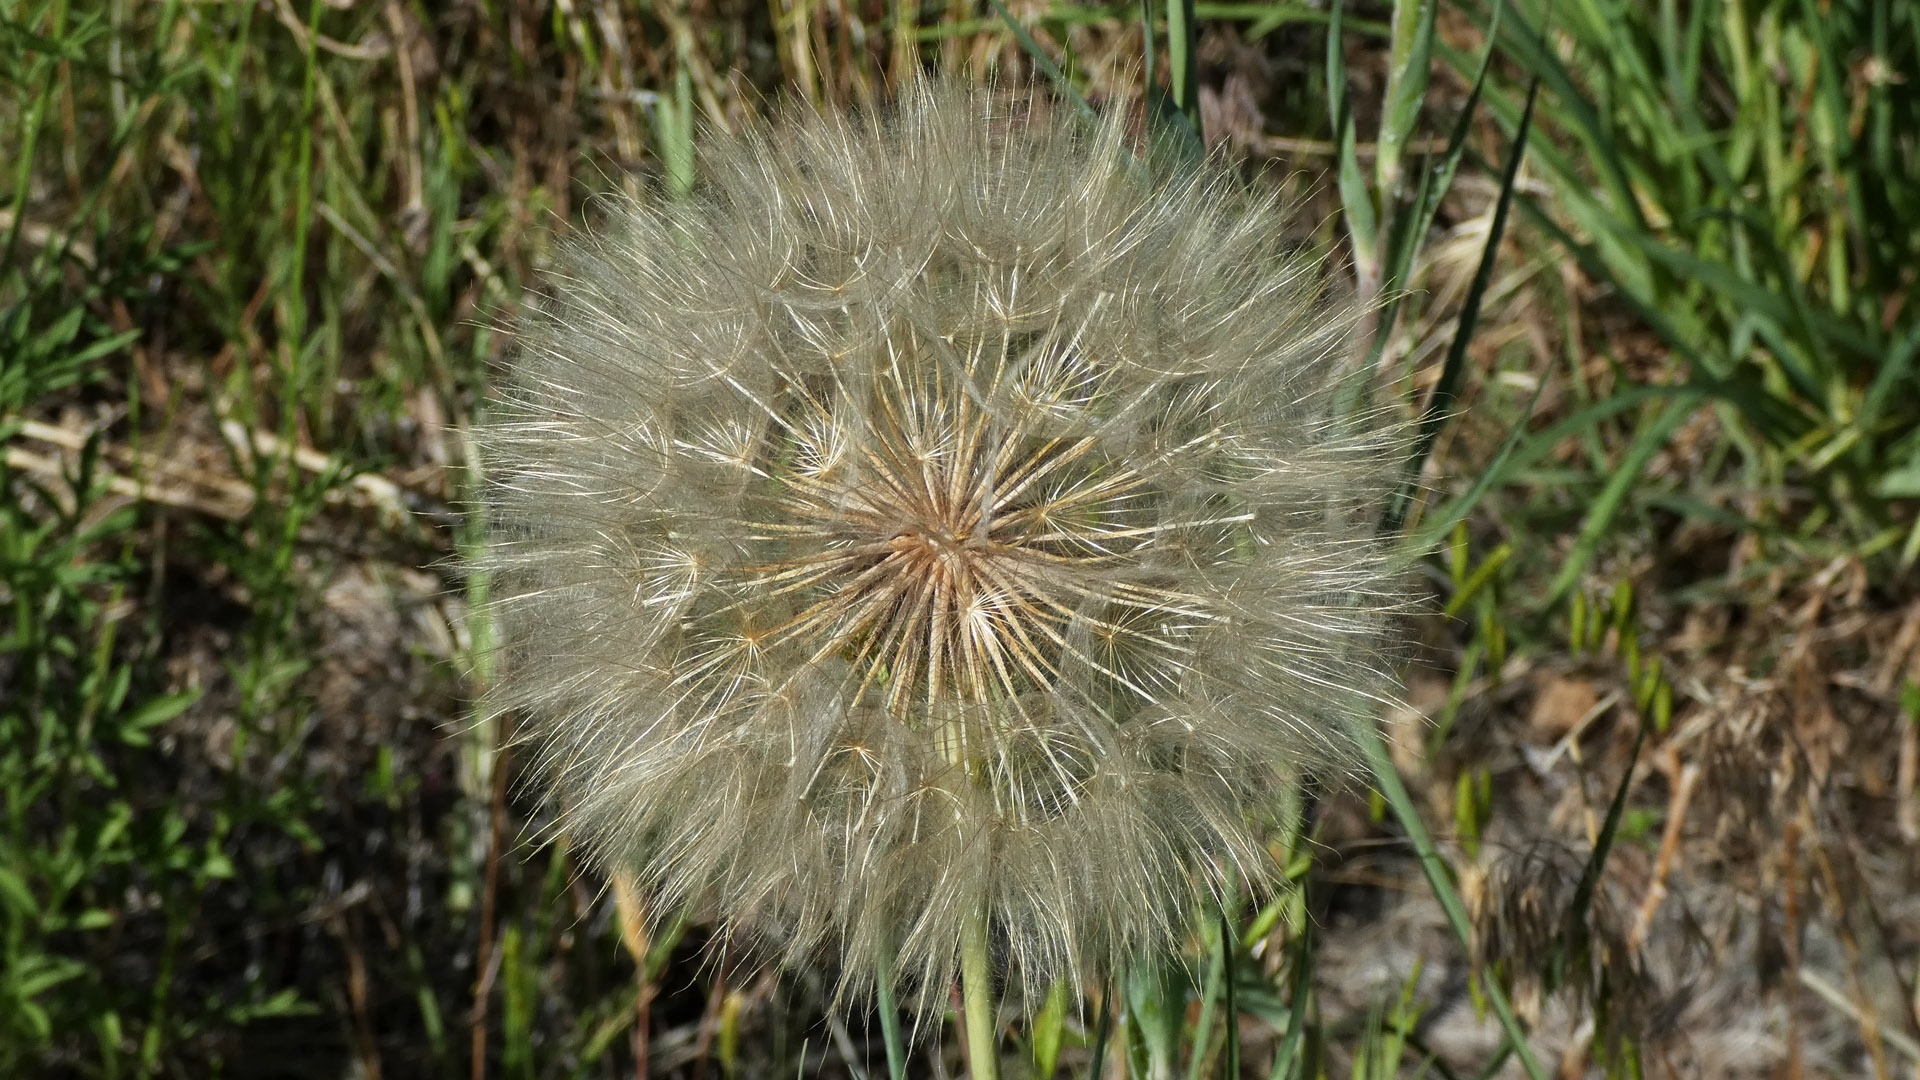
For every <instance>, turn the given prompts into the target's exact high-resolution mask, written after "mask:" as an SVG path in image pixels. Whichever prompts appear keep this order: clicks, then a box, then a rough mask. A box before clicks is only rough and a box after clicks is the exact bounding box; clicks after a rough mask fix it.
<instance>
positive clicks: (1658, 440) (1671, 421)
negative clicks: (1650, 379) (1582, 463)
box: [1542, 398, 1697, 608]
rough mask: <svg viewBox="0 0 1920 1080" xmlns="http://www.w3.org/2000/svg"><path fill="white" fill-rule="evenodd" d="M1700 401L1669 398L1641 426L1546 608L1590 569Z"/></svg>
mask: <svg viewBox="0 0 1920 1080" xmlns="http://www.w3.org/2000/svg"><path fill="white" fill-rule="evenodd" d="M1696 405H1697V402H1696V401H1695V400H1693V399H1691V398H1680V399H1677V400H1674V401H1671V402H1668V403H1667V407H1666V408H1665V409H1663V410H1661V412H1660V415H1659V416H1658V417H1656V418H1655V419H1654V420H1653V422H1652V423H1650V424H1647V425H1645V426H1644V427H1642V428H1640V430H1639V433H1638V434H1637V435H1635V436H1634V439H1633V445H1632V446H1630V447H1628V448H1627V454H1626V456H1625V457H1624V458H1622V459H1621V461H1620V464H1619V466H1618V467H1617V468H1615V469H1614V471H1613V475H1611V476H1609V477H1608V478H1607V484H1606V487H1604V488H1602V489H1601V491H1600V495H1599V497H1598V498H1596V499H1594V501H1593V508H1592V509H1591V510H1589V511H1588V512H1587V520H1586V522H1585V523H1584V524H1582V525H1581V526H1580V535H1579V536H1578V537H1577V538H1576V539H1575V540H1574V543H1573V551H1572V552H1571V553H1569V554H1568V556H1567V561H1566V562H1564V563H1562V564H1561V565H1560V572H1559V573H1558V574H1556V575H1554V579H1553V584H1551V585H1549V586H1548V587H1547V593H1546V598H1545V599H1544V600H1543V601H1542V607H1543V608H1544V607H1552V606H1553V605H1554V604H1557V603H1559V602H1560V599H1561V598H1562V597H1564V596H1565V595H1566V594H1567V590H1568V589H1571V588H1573V586H1574V583H1575V582H1577V581H1579V580H1580V575H1581V573H1582V572H1584V571H1585V570H1586V568H1587V564H1588V563H1590V562H1592V561H1593V556H1594V554H1595V553H1596V552H1598V551H1599V550H1600V541H1601V540H1603V539H1604V538H1605V537H1606V534H1607V529H1608V527H1609V526H1611V525H1612V524H1613V518H1614V515H1615V514H1617V513H1619V511H1620V506H1621V504H1622V503H1624V502H1626V499H1627V495H1628V494H1629V493H1630V492H1632V490H1633V486H1634V485H1635V484H1636V483H1638V482H1639V481H1640V474H1641V473H1642V472H1643V471H1645V470H1646V467H1647V463H1648V462H1650V461H1652V460H1653V455H1654V454H1656V453H1658V452H1659V450H1660V448H1661V447H1662V446H1665V445H1666V442H1667V438H1668V436H1670V435H1672V434H1673V433H1674V432H1675V431H1676V430H1678V429H1679V427H1680V425H1681V424H1683V423H1685V422H1686V421H1687V418H1688V417H1690V416H1692V415H1693V412H1694V408H1695V407H1696Z"/></svg>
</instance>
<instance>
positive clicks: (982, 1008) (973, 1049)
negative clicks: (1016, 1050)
mask: <svg viewBox="0 0 1920 1080" xmlns="http://www.w3.org/2000/svg"><path fill="white" fill-rule="evenodd" d="M960 995H961V998H962V1000H963V1001H964V1002H965V1004H966V1012H967V1060H968V1062H969V1063H970V1064H971V1065H972V1066H973V1077H972V1080H1000V1039H999V1025H997V1024H996V1023H994V1016H995V1014H996V1013H997V1012H998V1011H999V1009H998V1005H999V1002H997V1001H996V1000H995V999H994V996H993V970H992V965H991V964H989V963H988V961H987V913H986V910H985V909H984V908H982V909H981V910H980V911H979V912H977V913H976V914H975V915H974V917H973V918H971V919H968V920H967V925H966V929H965V930H963V931H962V932H961V937H960Z"/></svg>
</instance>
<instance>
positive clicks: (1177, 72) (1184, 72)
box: [1167, 0, 1206, 146]
mask: <svg viewBox="0 0 1920 1080" xmlns="http://www.w3.org/2000/svg"><path fill="white" fill-rule="evenodd" d="M1199 38H1200V35H1199V33H1198V27H1196V26H1195V25H1194V18H1193V0H1167V84H1168V86H1169V87H1170V88H1171V90H1172V91H1173V103H1174V105H1175V106H1176V107H1178V108H1179V110H1180V115H1182V116H1184V117H1186V119H1187V124H1188V126H1190V127H1191V128H1192V129H1193V135H1194V138H1195V139H1197V140H1199V141H1200V145H1202V146H1205V145H1206V140H1205V138H1204V132H1203V129H1202V128H1201V126H1200V61H1199V58H1198V56H1197V55H1196V54H1195V50H1196V48H1198V46H1199Z"/></svg>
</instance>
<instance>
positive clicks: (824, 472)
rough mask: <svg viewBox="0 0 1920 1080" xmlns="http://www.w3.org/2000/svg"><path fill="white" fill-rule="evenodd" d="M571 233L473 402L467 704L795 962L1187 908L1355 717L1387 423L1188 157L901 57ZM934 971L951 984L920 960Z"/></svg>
mask: <svg viewBox="0 0 1920 1080" xmlns="http://www.w3.org/2000/svg"><path fill="white" fill-rule="evenodd" d="M703 162H704V163H705V164H706V166H707V168H708V173H707V176H706V178H705V182H704V184H703V185H702V186H701V187H700V188H699V189H698V190H697V191H696V192H695V194H694V195H693V196H692V197H691V198H689V199H686V200H682V201H679V202H671V201H658V202H623V203H619V204H617V205H615V206H614V207H613V209H612V213H611V215H610V217H611V220H610V222H609V223H608V224H607V225H606V226H605V227H604V228H603V229H602V230H601V231H600V232H599V233H598V234H597V235H594V236H591V237H586V238H582V239H579V240H576V241H573V242H572V243H571V244H570V245H569V246H568V247H567V248H566V250H565V251H564V253H563V265H562V269H561V270H560V271H558V272H557V273H556V274H555V275H554V277H553V283H554V289H553V292H554V296H553V298H552V299H551V301H550V302H549V303H548V304H547V305H546V306H545V308H544V309H543V310H541V311H540V312H538V313H537V314H535V315H533V316H530V317H529V318H528V320H527V321H526V322H525V325H524V326H523V327H522V330H521V344H520V348H519V352H518V355H517V358H516V360H515V361H514V362H513V366H512V369H511V372H510V377H509V378H508V379H507V380H506V385H505V388H504V390H503V400H502V402H501V406H500V408H499V410H498V415H497V416H496V417H495V418H494V419H493V420H492V421H491V422H490V423H489V425H488V427H487V429H486V430H485V431H484V432H483V436H482V438H483V449H484V458H485V463H486V468H487V471H488V475H489V484H490V489H489V490H490V498H489V509H490V512H491V519H492V529H493V535H492V542H491V544H490V546H489V553H488V554H487V555H486V556H485V558H484V563H483V565H484V567H485V568H486V569H487V570H489V571H490V572H491V573H492V575H493V577H494V590H495V599H494V601H493V604H494V609H495V612H496V614H497V616H498V619H499V622H500V624H501V626H502V628H503V630H504V634H505V640H506V642H507V646H506V652H505V656H504V658H503V659H504V664H503V677H502V679H501V682H500V686H499V688H498V689H497V690H496V691H495V695H494V699H493V706H494V707H496V708H500V709H512V710H517V711H519V712H520V713H521V714H522V715H523V716H524V717H525V718H526V721H527V725H528V730H529V731H530V732H531V738H532V740H533V741H534V743H535V744H536V745H537V746H538V747H539V751H538V752H539V755H540V762H541V765H542V769H541V774H542V775H543V776H544V777H546V779H547V781H548V783H549V784H550V785H551V787H552V789H553V790H554V791H555V792H556V793H557V794H558V796H559V803H560V806H561V808H562V821H563V826H564V827H565V828H566V829H567V830H568V831H569V832H570V834H572V835H573V836H574V837H575V838H576V839H578V840H581V841H584V842H585V844H586V845H587V847H588V850H589V851H590V852H591V853H592V854H593V856H594V858H595V859H596V860H598V861H599V863H600V864H601V865H602V866H604V867H607V868H617V869H620V870H623V871H627V872H631V873H633V874H634V875H635V876H636V877H637V878H638V879H639V880H641V881H642V882H645V883H647V884H650V885H651V886H652V887H653V888H654V889H656V890H657V891H658V893H659V894H660V895H661V897H662V898H663V900H664V901H666V902H667V903H668V904H702V905H706V906H705V907H704V908H703V910H708V911H711V912H713V913H714V914H715V917H716V918H717V919H718V920H719V923H720V925H721V927H722V928H723V930H724V931H725V932H726V933H728V934H729V935H731V936H734V937H736V938H740V939H743V940H749V941H750V942H751V943H752V944H754V945H757V946H759V947H761V948H766V949H771V950H772V951H773V952H774V953H775V954H776V955H778V956H780V957H782V958H784V959H787V960H791V961H794V962H805V961H808V960H810V959H813V958H817V957H818V956H819V955H820V954H821V953H822V951H823V950H829V951H838V952H841V953H844V954H845V955H846V956H847V957H849V958H851V959H849V960H848V961H847V963H846V965H845V968H846V974H847V977H848V979H849V980H850V982H851V983H853V984H858V983H859V981H860V980H861V979H862V978H863V977H864V976H865V975H866V974H867V973H868V965H867V964H866V963H865V962H864V961H863V960H861V959H859V958H861V957H866V956H871V955H873V954H874V952H875V951H876V950H885V951H887V952H888V953H889V954H891V955H894V956H896V957H897V965H896V966H897V969H898V970H900V971H901V972H903V973H904V974H905V975H906V976H907V977H908V978H909V979H910V980H912V981H915V982H918V983H919V984H920V985H924V986H928V987H933V988H939V987H943V986H945V985H946V983H947V982H948V981H949V980H950V978H951V974H952V970H953V966H954V963H955V953H956V943H957V942H958V941H959V940H960V937H961V927H962V926H963V924H964V922H965V920H966V919H968V918H970V917H972V916H973V915H975V914H977V913H979V912H982V911H984V912H986V913H987V915H988V917H989V921H990V925H991V928H992V933H993V936H994V939H995V941H996V942H997V946H998V953H999V955H1000V956H1001V958H1002V960H1003V961H1004V967H1005V970H1006V971H1007V972H1008V973H1009V974H1010V975H1011V976H1012V977H1013V979H1014V982H1015V985H1016V986H1022V987H1028V988H1037V989H1038V990H1040V991H1044V990H1045V989H1046V987H1047V986H1048V985H1049V984H1050V983H1051V981H1052V980H1053V979H1055V978H1058V977H1062V976H1069V977H1072V976H1082V975H1088V974H1092V973H1094V972H1098V971H1102V970H1111V969H1112V968H1113V967H1115V966H1116V965H1117V963H1118V962H1119V961H1120V960H1121V959H1122V958H1124V957H1126V956H1129V955H1134V954H1137V953H1140V952H1142V951H1147V950H1156V949H1164V948H1168V947H1170V946H1172V945H1174V944H1176V943H1177V942H1178V940H1179V939H1180V937H1181V936H1182V935H1183V934H1184V933H1185V931H1186V928H1187V927H1188V926H1189V924H1190V920H1191V917H1192V915H1193V913H1194V912H1195V910H1196V909H1197V908H1198V906H1199V905H1202V904H1205V903H1208V902H1210V898H1212V897H1215V896H1217V895H1219V894H1221V893H1222V892H1224V891H1225V890H1227V889H1228V888H1230V887H1234V886H1235V885H1236V884H1237V883H1250V884H1252V885H1254V886H1258V885H1260V884H1262V883H1265V882H1268V881H1270V879H1271V876H1272V872H1273V870H1272V866H1271V863H1270V860H1269V858H1268V856H1267V855H1266V853H1265V850H1264V840H1263V838H1264V832H1263V830H1264V828H1265V827H1266V825H1267V824H1268V818H1269V816H1270V814H1271V812H1272V810H1273V808H1274V806H1275V805H1276V801H1277V800H1278V799H1279V798H1280V797H1281V796H1282V795H1283V794H1284V793H1285V792H1286V791H1287V790H1288V789H1289V787H1290V786H1291V785H1297V784H1298V783H1299V782H1300V781H1301V778H1302V777H1303V776H1306V775H1309V774H1311V773H1313V772H1315V771H1316V770H1318V771H1335V772H1337V771H1340V770H1342V769H1345V768H1347V767H1349V766H1350V765H1351V764H1352V763H1353V762H1354V761H1355V759H1356V751H1355V742H1354V734H1353V733H1354V730H1355V728H1354V725H1356V724H1361V723H1369V722H1371V721H1370V719H1369V717H1370V715H1371V713H1372V709H1373V706H1374V703H1375V702H1376V701H1377V700H1378V699H1379V698H1381V697H1382V696H1383V695H1384V694H1385V693H1386V692H1387V691H1386V688H1387V687H1388V685H1389V680H1388V676H1387V664H1386V663H1385V660H1384V657H1385V653H1384V650H1383V643H1384V640H1385V635H1384V627H1385V623H1386V620H1387V618H1388V616H1389V615H1390V614H1391V613H1392V612H1393V611H1394V609H1395V608H1396V607H1397V605H1398V603H1399V595H1398V592H1397V589H1396V588H1395V585H1394V580H1393V577H1392V576H1391V575H1390V574H1388V573H1387V572H1386V566H1387V562H1386V556H1385V552H1384V548H1383V546H1382V544H1381V543H1380V542H1379V541H1378V540H1377V538H1376V537H1375V535H1374V522H1376V521H1377V520H1378V518H1379V508H1380V505H1381V503H1382V501H1383V499H1384V497H1385V495H1386V492H1387V490H1388V487H1389V483H1390V481H1391V479H1392V476H1393V469H1394V467H1395V465H1396V463H1397V461H1398V460H1399V457H1398V455H1399V450H1400V448H1401V444H1402V438H1401V435H1400V434H1399V432H1398V431H1397V429H1394V428H1393V427H1391V426H1390V425H1383V424H1382V423H1381V422H1380V421H1379V420H1378V418H1366V417H1363V418H1361V419H1359V420H1352V419H1340V418H1336V415H1335V412H1334V410H1333V407H1332V399H1333V392H1334V389H1335V387H1334V378H1333V372H1334V371H1335V369H1336V368H1337V366H1338V363H1339V361H1340V359H1341V358H1342V357H1343V356H1344V355H1345V354H1346V352H1347V350H1348V349H1349V348H1350V340H1351V337H1352V333H1353V327H1354V324H1355V322H1356V320H1357V313H1356V312H1353V311H1351V310H1347V309H1345V308H1343V307H1341V306H1339V305H1337V304H1333V303H1329V302H1328V301H1326V299H1325V298H1324V297H1323V296H1322V295H1321V292H1322V290H1323V282H1322V280H1321V278H1320V275H1319V274H1318V272H1317V269H1316V268H1315V267H1314V266H1313V265H1311V263H1310V262H1307V261H1303V260H1302V259H1300V258H1298V257H1295V256H1292V255H1289V254H1287V253H1286V252H1285V251H1284V250H1283V249H1282V248H1281V247H1280V244H1279V239H1278V238H1279V236H1280V235H1281V233H1282V230H1283V227H1284V224H1285V221H1286V218H1285V214H1286V210H1285V208H1284V207H1283V206H1281V205H1280V204H1279V203H1278V202H1276V201H1275V200H1274V199H1272V198H1269V197H1265V196H1261V195H1258V194H1254V193H1251V192H1249V191H1248V190H1247V189H1246V188H1244V187H1243V186H1242V185H1241V184H1239V183H1238V182H1237V181H1236V180H1234V179H1233V178H1232V177H1230V176H1229V175H1227V174H1226V172H1225V171H1224V169H1222V168H1221V167H1219V166H1214V165H1209V166H1207V167H1206V168H1204V169H1201V170H1200V171H1198V172H1196V173H1194V174H1193V175H1191V176H1188V177H1186V178H1184V179H1180V180H1173V181H1161V182H1157V183H1155V182H1148V181H1146V180H1143V179H1142V177H1141V176H1140V175H1139V173H1138V170H1137V169H1135V168H1133V167H1130V165H1129V158H1128V157H1127V152H1126V147H1125V141H1124V137H1123V133H1122V129H1121V127H1120V125H1119V124H1117V123H1112V122H1109V123H1104V124H1100V125H1091V126H1090V125H1083V124H1081V123H1079V122H1078V121H1077V120H1074V119H1072V118H1069V117H1065V116H1061V115H1057V114H1056V113H1055V112H1054V111H1051V110H1049V109H1047V108H1046V107H1045V106H1044V105H1040V104H1034V105H1009V104H1008V103H1007V101H1006V99H1005V97H1004V95H996V94H994V93H992V92H989V91H981V90H971V89H961V88H958V87H954V86H950V85H944V84H931V85H927V86H923V87H920V88H917V89H915V90H913V91H910V92H908V93H907V94H906V95H905V96H904V97H903V100H902V101H901V102H900V103H899V104H898V105H897V106H895V107H894V108H892V109H891V110H889V111H885V112H880V113H876V114H872V115H868V116H862V117H846V116H835V115H821V114H816V113H806V112H803V113H795V114H792V115H790V116H789V117H787V118H786V120H785V121H784V122H782V123H779V124H775V125H770V126H767V127H762V128H759V129H755V130H753V131H750V132H748V133H746V134H743V135H738V136H730V137H717V138H715V139H713V140H711V141H710V143H709V144H708V145H706V146H705V147H703ZM935 996H937V994H936V995H935Z"/></svg>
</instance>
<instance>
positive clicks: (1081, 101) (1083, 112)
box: [991, 0, 1095, 123]
mask: <svg viewBox="0 0 1920 1080" xmlns="http://www.w3.org/2000/svg"><path fill="white" fill-rule="evenodd" d="M991 3H992V4H993V10H995V11H997V12H999V13H1000V21H1001V22H1004V23H1006V24H1007V29H1009V30H1011V31H1013V38H1014V40H1015V41H1018V42H1019V43H1020V48H1021V49H1022V50H1023V51H1025V52H1026V54H1027V56H1028V57H1029V58H1030V59H1032V60H1033V66H1035V67H1037V68H1039V69H1040V73H1041V74H1043V75H1045V76H1046V77H1047V82H1048V83H1050V84H1051V85H1052V86H1053V91H1054V93H1056V94H1059V95H1060V96H1061V97H1062V98H1064V99H1066V100H1067V102H1068V103H1070V104H1071V105H1072V106H1073V109H1074V111H1075V112H1077V113H1079V114H1080V117H1081V119H1083V120H1086V121H1087V122H1088V123H1092V122H1093V121H1094V120H1095V116H1094V112H1093V106H1092V105H1089V104H1087V99H1086V96H1085V95H1083V94H1082V93H1080V91H1079V89H1078V88H1076V87H1075V86H1074V85H1073V80H1071V79H1069V78H1067V75H1066V72H1063V71H1061V70H1060V65H1059V64H1056V63H1054V62H1053V58H1052V57H1050V56H1048V55H1047V54H1046V51H1045V50H1044V49H1042V48H1040V43H1039V42H1038V41H1035V40H1034V39H1033V35H1032V34H1029V33H1027V28H1026V27H1024V26H1021V25H1020V20H1019V19H1016V18H1014V17H1013V12H1011V11H1008V10H1007V5H1006V4H1004V3H1002V2H1001V0H991Z"/></svg>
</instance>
